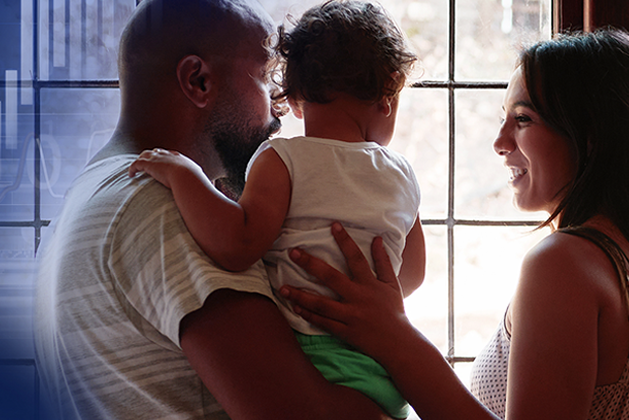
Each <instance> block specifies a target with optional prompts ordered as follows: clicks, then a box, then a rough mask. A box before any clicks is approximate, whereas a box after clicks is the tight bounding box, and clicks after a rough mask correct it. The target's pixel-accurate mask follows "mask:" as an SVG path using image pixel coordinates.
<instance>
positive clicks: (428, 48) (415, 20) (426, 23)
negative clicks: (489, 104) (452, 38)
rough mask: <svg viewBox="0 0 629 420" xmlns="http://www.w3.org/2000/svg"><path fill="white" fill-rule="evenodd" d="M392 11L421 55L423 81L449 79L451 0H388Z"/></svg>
mask: <svg viewBox="0 0 629 420" xmlns="http://www.w3.org/2000/svg"><path fill="white" fill-rule="evenodd" d="M381 4H383V5H384V7H385V8H387V9H388V10H390V11H391V12H392V14H393V15H394V18H395V19H396V21H397V22H399V24H400V26H401V27H402V29H403V30H404V32H405V33H406V35H407V36H408V38H409V40H410V43H411V46H412V47H413V48H414V50H415V52H416V53H417V54H418V55H419V58H420V62H419V65H418V69H419V75H420V76H421V78H422V80H446V79H447V78H448V15H449V12H448V2H447V1H444V0H423V1H413V0H404V1H400V0H389V1H382V2H381Z"/></svg>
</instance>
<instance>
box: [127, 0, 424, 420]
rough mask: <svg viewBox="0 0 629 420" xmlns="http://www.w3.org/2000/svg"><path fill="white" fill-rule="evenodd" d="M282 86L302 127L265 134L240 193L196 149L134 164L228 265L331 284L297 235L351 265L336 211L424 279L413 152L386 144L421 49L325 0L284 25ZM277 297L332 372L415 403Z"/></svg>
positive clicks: (374, 11)
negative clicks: (231, 194) (304, 261)
mask: <svg viewBox="0 0 629 420" xmlns="http://www.w3.org/2000/svg"><path fill="white" fill-rule="evenodd" d="M272 52H273V56H274V60H273V61H275V66H276V68H277V69H278V70H279V72H280V74H281V77H280V79H281V80H280V81H279V82H278V84H279V88H280V92H279V93H278V94H277V95H276V96H275V97H274V98H273V99H275V100H276V101H283V100H287V101H288V104H289V105H290V107H291V109H292V110H293V112H294V114H295V116H297V118H300V119H303V121H304V128H305V136H304V137H296V138H291V139H285V138H275V139H271V140H268V141H266V142H264V143H263V144H262V145H261V146H260V147H259V149H258V150H257V152H256V153H255V154H254V156H253V158H252V159H251V161H250V163H249V167H248V169H247V178H246V179H247V182H246V185H245V188H244V191H243V193H242V196H241V197H240V199H239V201H238V202H234V201H232V200H229V199H227V198H226V197H225V196H223V195H222V194H221V193H220V192H219V191H218V190H217V189H216V188H215V187H214V186H213V185H212V183H211V182H210V181H209V180H208V179H207V177H206V176H205V175H204V174H203V173H202V171H201V169H200V168H199V167H198V166H197V165H196V164H195V163H194V162H192V161H191V160H190V159H188V158H186V157H185V156H183V155H181V154H179V153H177V152H174V151H165V150H161V149H156V150H152V151H145V152H143V153H142V154H141V155H140V157H139V158H138V160H136V161H135V162H134V163H133V164H132V166H131V168H130V170H129V173H130V175H132V176H133V175H135V173H137V172H139V171H144V172H146V173H148V174H150V175H151V176H153V177H154V178H155V179H157V180H158V181H159V182H161V183H162V184H164V185H165V186H167V187H169V188H170V189H172V191H173V195H174V197H175V201H176V202H177V205H178V207H179V209H180V211H181V213H182V216H183V218H184V220H185V222H186V225H187V227H188V229H189V230H190V232H191V234H192V236H193V237H194V238H195V240H196V241H197V242H198V244H199V246H200V247H201V248H202V249H203V250H204V251H205V252H206V253H207V254H208V255H209V256H210V257H211V258H212V259H213V260H215V261H216V262H217V263H218V264H220V265H221V266H222V267H223V268H225V269H226V270H231V271H240V270H244V269H246V268H248V267H249V266H250V265H251V264H253V263H254V262H255V261H256V260H258V259H259V258H261V257H262V258H263V260H264V262H265V265H266V267H267V273H268V275H269V280H270V282H271V285H272V287H273V289H274V290H275V291H278V290H279V288H280V287H281V286H282V285H284V284H290V285H293V286H296V287H300V288H304V289H309V290H311V291H315V292H317V293H320V294H322V295H327V296H332V293H331V291H329V290H328V289H327V288H325V287H322V286H321V285H320V284H318V283H317V282H316V281H315V280H313V279H312V278H311V277H309V276H308V275H307V274H306V273H305V272H304V271H303V270H302V269H300V268H299V267H298V266H297V265H296V264H294V263H293V262H292V261H291V259H290V258H289V256H288V253H289V251H290V250H291V249H292V248H294V247H300V248H301V249H303V250H305V251H307V252H308V253H310V254H311V255H314V256H316V257H319V258H321V259H323V260H325V261H327V262H328V263H329V264H331V265H333V266H335V267H337V268H338V269H339V270H341V271H345V272H346V273H347V271H348V270H347V267H346V264H345V261H344V258H343V256H342V254H341V253H340V251H339V249H338V247H337V245H336V243H335V242H334V239H333V237H332V235H331V233H330V225H331V224H332V222H334V221H338V222H340V223H341V224H342V225H343V226H345V228H346V229H347V231H348V232H349V233H350V235H351V236H352V237H353V239H354V240H355V241H356V242H357V243H358V244H359V246H360V247H361V249H362V251H363V252H364V253H365V254H366V255H370V254H371V251H370V246H371V242H372V240H373V238H374V237H375V236H381V237H382V238H383V242H384V244H385V248H386V250H387V252H388V254H389V256H390V258H391V261H392V263H393V265H394V267H395V269H396V272H397V273H398V277H399V279H400V283H401V286H402V290H403V292H404V294H405V295H408V294H410V293H412V292H413V291H414V290H415V289H416V288H417V287H418V286H419V285H420V284H421V282H422V281H423V278H424V265H425V250H424V237H423V233H422V228H421V225H420V222H419V216H418V207H419V200H420V193H419V187H418V184H417V181H416V178H415V175H414V173H413V170H412V169H411V166H410V164H409V163H408V162H407V161H406V160H405V159H404V158H403V157H402V156H401V155H399V154H397V153H395V152H393V151H391V150H389V149H387V148H386V146H387V145H388V143H389V142H390V141H391V138H392V136H393V132H394V128H395V119H396V115H397V107H398V96H399V92H400V90H401V89H402V87H403V86H404V84H405V82H406V79H407V77H408V76H409V75H410V72H411V70H412V67H413V64H414V62H415V61H416V56H415V54H413V53H412V52H411V51H410V50H409V49H408V47H407V45H406V42H405V39H404V36H403V35H402V33H401V32H400V30H399V29H398V28H397V26H396V25H395V23H394V22H393V21H392V20H391V19H390V17H388V15H387V14H386V12H385V11H384V10H383V9H382V8H381V7H380V6H377V5H374V4H370V3H365V2H359V1H328V2H326V3H324V4H322V5H320V6H316V7H313V8H312V9H310V10H308V11H307V12H305V13H304V15H303V16H302V17H301V18H300V19H299V20H298V22H297V23H296V25H295V27H294V28H293V29H292V30H290V31H288V32H287V31H285V29H284V27H283V26H280V27H279V29H278V33H277V43H276V44H275V45H274V46H273V47H272ZM276 295H277V299H278V301H279V307H280V309H281V310H282V312H283V313H284V315H285V316H286V318H287V319H288V321H289V323H290V325H291V326H292V328H293V329H294V330H295V334H296V336H297V339H298V341H299V342H300V344H301V345H302V348H303V349H304V352H305V353H306V354H307V355H308V356H309V357H310V360H312V362H313V363H314V364H315V366H316V367H317V368H318V369H319V370H320V371H321V372H322V374H323V375H324V376H325V377H326V378H327V379H328V380H330V381H332V382H334V383H338V384H341V385H345V386H349V387H351V388H355V389H357V390H359V391H361V392H363V393H365V394H366V395H367V396H369V397H370V398H371V399H373V400H374V401H375V402H376V403H378V404H379V405H380V406H381V407H382V408H383V409H384V410H385V411H386V412H388V413H389V415H391V416H392V417H395V418H405V417H407V416H408V414H409V407H408V404H407V403H406V401H405V400H404V399H403V397H402V396H401V395H400V394H399V392H398V391H397V389H396V388H395V385H394V384H393V382H392V381H391V379H390V377H389V375H388V374H387V372H386V371H385V370H384V369H383V368H382V367H381V366H380V365H379V364H378V363H377V362H375V361H374V360H373V359H371V358H369V357H367V356H365V355H364V354H362V353H360V352H358V351H356V350H354V349H353V348H351V347H350V346H349V345H347V344H345V343H344V342H342V341H340V340H338V339H336V338H334V337H331V336H329V335H326V334H325V333H323V332H322V331H320V330H319V329H317V328H315V327H314V326H312V325H310V324H309V323H308V322H306V321H305V320H303V319H302V318H301V317H299V316H298V315H296V314H295V313H294V312H293V310H292V307H291V305H290V304H289V303H288V302H285V301H283V299H282V298H281V297H280V296H279V293H277V294H276Z"/></svg>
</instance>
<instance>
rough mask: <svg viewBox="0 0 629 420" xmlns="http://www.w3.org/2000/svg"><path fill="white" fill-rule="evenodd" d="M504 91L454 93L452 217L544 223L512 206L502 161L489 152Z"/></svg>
mask: <svg viewBox="0 0 629 420" xmlns="http://www.w3.org/2000/svg"><path fill="white" fill-rule="evenodd" d="M503 96H504V90H502V89H501V90H494V89H485V90H463V89H461V90H458V91H457V93H456V152H455V156H456V159H455V160H456V170H455V215H456V217H457V218H460V219H476V220H479V219H480V220H544V219H545V217H544V214H542V213H539V212H536V213H524V212H521V211H518V210H517V209H516V208H515V207H514V206H513V204H512V198H513V194H512V192H511V190H510V189H509V187H508V185H507V182H508V180H509V174H508V172H507V170H506V169H505V167H504V166H503V158H501V157H500V156H498V155H497V154H496V153H495V152H494V149H493V142H494V140H495V138H496V135H497V133H498V130H499V129H500V121H499V118H500V115H501V114H500V109H501V106H502V99H503Z"/></svg>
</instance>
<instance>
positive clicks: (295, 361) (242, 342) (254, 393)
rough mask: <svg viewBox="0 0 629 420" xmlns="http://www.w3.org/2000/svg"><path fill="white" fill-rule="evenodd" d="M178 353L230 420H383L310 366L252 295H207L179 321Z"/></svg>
mask: <svg viewBox="0 0 629 420" xmlns="http://www.w3.org/2000/svg"><path fill="white" fill-rule="evenodd" d="M180 334H181V347H182V349H183V351H184V354H185V355H186V356H187V357H188V359H189V361H190V364H191V365H192V367H193V368H194V369H195V370H196V372H197V373H198V374H199V376H200V377H201V379H202V380H203V383H204V384H205V386H206V387H207V388H208V390H209V391H210V392H211V393H212V394H213V395H214V396H215V397H216V399H217V400H218V401H219V402H220V403H221V405H222V406H223V408H224V409H225V411H227V413H228V414H229V415H230V417H231V418H232V419H234V420H244V419H269V420H271V419H273V420H277V419H304V420H308V419H313V420H315V419H317V420H318V419H326V420H328V419H329V420H333V419H354V418H355V419H361V420H362V419H365V420H368V419H374V420H375V419H378V420H382V419H387V418H388V417H387V416H385V415H384V414H383V413H382V411H381V410H380V409H379V408H378V406H377V405H376V404H375V403H374V402H373V401H371V400H370V399H368V398H367V397H365V396H364V395H363V394H361V393H359V392H358V391H356V390H353V389H350V388H346V387H343V386H337V385H333V384H331V383H329V382H328V381H327V380H326V379H325V378H323V376H322V375H321V374H320V373H319V371H317V369H316V368H315V367H314V366H313V365H312V363H310V361H308V360H307V359H306V357H305V355H304V353H303V352H302V350H301V348H300V347H299V345H298V344H297V341H296V340H295V337H294V335H293V332H292V331H291V329H290V328H289V326H288V324H287V322H286V320H285V319H284V317H283V316H282V315H281V313H280V312H279V310H278V309H277V307H276V306H275V304H274V303H273V302H272V301H271V300H269V299H268V298H266V297H264V296H262V295H258V294H255V293H244V292H236V291H233V290H229V289H223V290H219V291H217V292H214V293H213V294H211V295H210V296H209V297H208V299H207V300H206V302H205V304H204V305H203V307H202V308H201V309H199V310H197V311H195V312H193V313H191V314H189V315H187V316H186V317H184V319H183V320H182V321H181V333H180Z"/></svg>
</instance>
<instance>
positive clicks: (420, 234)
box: [398, 216, 426, 297]
mask: <svg viewBox="0 0 629 420" xmlns="http://www.w3.org/2000/svg"><path fill="white" fill-rule="evenodd" d="M425 273H426V246H425V243H424V231H423V230H422V225H421V222H420V221H419V216H417V220H415V224H414V225H413V227H412V228H411V231H410V232H409V233H408V235H407V236H406V246H405V247H404V251H403V252H402V267H401V268H400V274H399V275H398V279H399V280H400V285H401V286H402V293H403V294H404V297H407V296H409V295H410V294H411V293H413V292H414V291H415V290H416V289H417V288H418V287H419V286H421V284H422V282H423V281H424V274H425Z"/></svg>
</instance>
